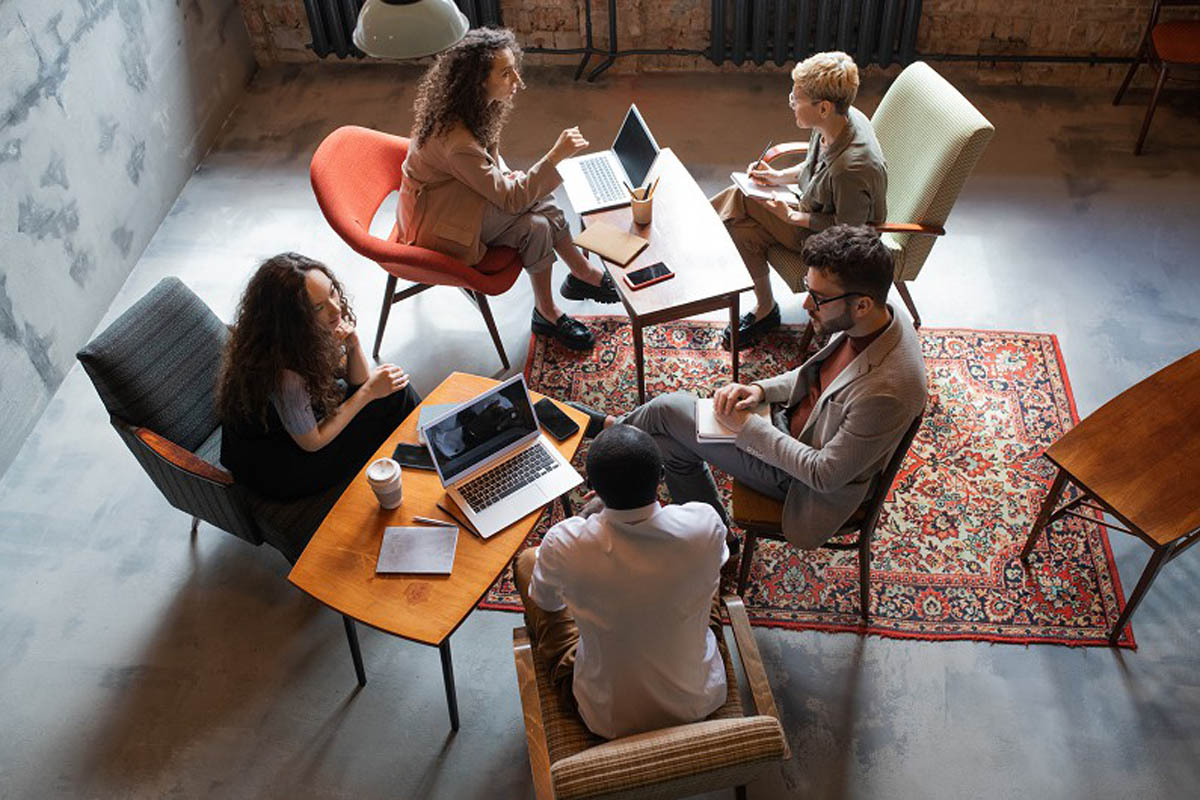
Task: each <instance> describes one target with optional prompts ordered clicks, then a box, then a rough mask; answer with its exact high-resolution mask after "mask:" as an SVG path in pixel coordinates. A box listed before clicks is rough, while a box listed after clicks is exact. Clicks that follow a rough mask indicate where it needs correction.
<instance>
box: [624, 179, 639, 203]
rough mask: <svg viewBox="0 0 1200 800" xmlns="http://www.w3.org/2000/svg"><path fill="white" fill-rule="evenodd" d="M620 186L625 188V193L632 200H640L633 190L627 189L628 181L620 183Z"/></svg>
mask: <svg viewBox="0 0 1200 800" xmlns="http://www.w3.org/2000/svg"><path fill="white" fill-rule="evenodd" d="M621 185H622V186H624V187H625V191H627V192H629V196H630V197H632V198H633V199H634V200H640V199H641V198H640V197H638V196H637V195H636V194H634V193H633V189H631V188H630V187H629V181H621Z"/></svg>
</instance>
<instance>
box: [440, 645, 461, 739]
mask: <svg viewBox="0 0 1200 800" xmlns="http://www.w3.org/2000/svg"><path fill="white" fill-rule="evenodd" d="M438 653H439V654H441V656H442V682H443V683H444V684H446V707H447V708H448V709H449V711H450V730H452V731H457V730H458V698H457V697H456V696H455V694H454V664H453V663H452V662H451V661H450V640H449V639H446V641H444V642H442V643H441V644H439V645H438Z"/></svg>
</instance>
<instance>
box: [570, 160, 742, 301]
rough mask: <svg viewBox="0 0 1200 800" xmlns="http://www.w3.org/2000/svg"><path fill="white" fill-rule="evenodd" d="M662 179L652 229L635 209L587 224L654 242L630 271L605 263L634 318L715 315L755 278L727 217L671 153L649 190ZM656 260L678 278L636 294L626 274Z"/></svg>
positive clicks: (588, 219)
mask: <svg viewBox="0 0 1200 800" xmlns="http://www.w3.org/2000/svg"><path fill="white" fill-rule="evenodd" d="M657 178H661V180H660V181H659V184H658V188H657V189H656V190H655V192H654V207H653V211H654V214H653V217H652V218H651V222H650V224H649V225H636V224H634V222H633V211H632V210H631V209H630V207H629V206H622V207H621V208H610V209H608V210H606V211H594V212H592V213H589V214H584V215H583V222H584V224H585V225H592V224H595V223H596V222H601V221H603V222H607V223H608V224H610V225H613V226H615V227H617V228H619V229H621V230H626V231H630V232H631V233H635V234H637V235H638V236H641V237H642V238H643V239H649V240H650V246H649V247H647V248H646V249H645V250H643V251H642V252H641V253H640V254H639V255H638V257H637V258H635V259H634V260H633V261H631V262H629V265H628V266H626V267H619V266H617V265H615V264H612V263H609V262H605V264H606V266H607V267H608V271H609V272H610V273H612V277H613V281H614V282H615V283H616V284H617V291H619V292H620V293H621V301H622V302H623V303H624V304H625V310H626V311H628V312H629V316H630V317H635V318H639V319H642V320H643V321H645V322H646V323H647V324H649V323H653V322H655V321H660V322H661V321H665V320H668V319H679V318H680V317H684V316H688V315H690V314H693V313H701V312H703V311H710V310H712V309H713V308H716V307H718V305H719V304H718V303H714V301H719V300H720V299H721V298H728V297H729V296H730V295H732V294H738V293H740V292H745V291H749V290H750V289H753V288H754V284H753V283H752V282H751V280H750V273H749V272H747V271H746V267H745V265H744V264H743V263H742V257H741V256H740V255H739V254H738V251H737V248H736V247H734V245H733V240H732V239H730V238H729V234H728V233H726V232H725V226H724V224H722V222H721V218H720V217H718V216H717V212H716V211H715V210H714V209H713V207H712V204H711V203H709V202H708V198H707V197H705V196H704V192H702V191H701V190H700V187H699V185H697V183H696V181H695V179H694V178H692V176H691V173H689V172H688V171H687V168H686V167H684V166H683V164H682V163H680V161H679V159H678V158H677V157H676V156H675V153H673V152H672V151H671V149H670V148H663V150H662V151H661V152H660V153H659V156H658V159H657V160H656V161H655V163H654V168H653V169H652V170H651V171H650V175H649V177H648V178H647V179H646V185H647V186H648V185H650V184H652V183H653V182H654V180H655V179H657ZM656 261H662V262H665V263H666V265H667V266H668V267H670V269H671V271H672V272H674V273H675V277H673V278H671V279H670V280H666V281H663V282H662V283H657V284H655V285H653V286H647V287H646V288H645V289H638V290H637V291H634V290H632V289H630V288H629V285H628V284H627V283H625V274H626V273H628V272H631V271H632V270H635V269H638V268H640V267H645V266H649V265H650V264H653V263H655V262H656ZM663 312H665V316H664V315H663Z"/></svg>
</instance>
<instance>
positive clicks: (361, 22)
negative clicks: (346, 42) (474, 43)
mask: <svg viewBox="0 0 1200 800" xmlns="http://www.w3.org/2000/svg"><path fill="white" fill-rule="evenodd" d="M469 27H470V24H469V23H468V22H467V18H466V17H465V16H464V15H463V13H462V12H461V11H459V10H458V7H457V6H455V5H454V3H453V2H452V0H367V2H366V3H364V4H363V7H362V11H360V12H359V14H358V25H356V26H355V28H354V45H355V46H356V47H357V48H358V49H359V50H362V51H363V52H364V53H366V54H367V55H369V56H374V57H376V58H420V57H421V56H430V55H433V54H434V53H440V52H441V51H442V50H445V49H446V48H447V47H449V46H450V45H452V44H454V43H455V42H457V41H458V40H459V39H461V38H463V36H464V35H465V34H466V32H467V28H469Z"/></svg>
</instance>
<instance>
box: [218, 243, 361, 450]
mask: <svg viewBox="0 0 1200 800" xmlns="http://www.w3.org/2000/svg"><path fill="white" fill-rule="evenodd" d="M314 269H316V270H320V271H321V272H323V273H325V275H326V276H327V277H328V278H329V280H330V282H331V283H332V284H333V290H334V291H335V292H336V293H337V297H338V298H339V299H340V303H341V307H342V318H343V319H345V320H346V321H348V322H349V323H350V324H352V325H353V324H354V322H355V318H354V312H353V311H352V310H351V308H350V302H349V300H348V299H347V298H346V293H345V292H344V291H343V290H342V285H341V283H339V282H338V279H337V278H336V277H334V274H333V272H332V271H330V269H329V267H327V266H325V265H324V264H322V263H321V262H319V261H314V260H313V259H311V258H307V257H305V256H302V255H300V254H298V253H280V254H279V255H277V256H274V257H272V258H269V259H267V260H266V261H264V262H263V263H262V264H261V265H260V266H259V268H258V271H256V272H255V273H254V275H253V276H252V277H251V278H250V282H249V283H247V284H246V290H245V291H244V292H243V293H242V299H241V301H240V302H239V303H238V309H237V316H236V319H235V321H234V324H233V328H232V331H231V333H230V336H229V341H228V342H227V343H226V344H225V351H224V353H223V355H222V359H221V374H220V378H219V379H218V382H217V410H218V412H219V413H220V416H221V419H222V420H223V421H225V422H228V423H232V424H238V423H241V424H253V423H255V422H257V423H259V424H261V425H262V427H263V428H264V429H265V428H266V427H267V409H268V406H269V404H270V396H271V393H272V392H273V391H275V390H276V388H277V387H278V384H279V380H280V376H281V374H282V371H283V370H284V369H290V370H292V371H293V372H296V373H298V374H299V375H300V377H301V378H303V379H304V383H305V385H306V386H307V387H308V392H309V396H310V397H311V398H312V404H313V408H314V409H315V410H316V412H317V414H318V416H325V415H327V414H329V413H330V412H332V411H333V410H334V409H335V408H337V406H338V404H339V403H341V401H342V398H343V393H342V390H341V389H340V388H339V386H338V383H337V373H338V372H339V371H340V368H341V365H342V360H343V358H344V356H345V348H344V347H343V345H342V343H341V342H340V341H338V340H337V339H336V338H334V336H333V334H332V332H331V331H330V330H329V328H328V327H327V326H326V325H324V324H323V323H322V322H321V321H320V320H319V319H317V314H316V312H315V311H314V310H313V307H312V303H311V302H310V301H309V297H308V291H307V289H306V288H305V276H306V275H307V274H308V273H309V272H310V271H311V270H314Z"/></svg>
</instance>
